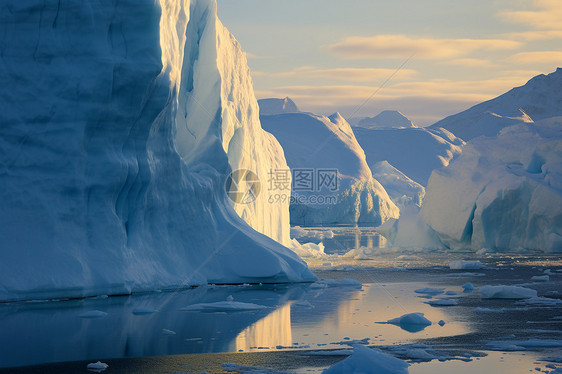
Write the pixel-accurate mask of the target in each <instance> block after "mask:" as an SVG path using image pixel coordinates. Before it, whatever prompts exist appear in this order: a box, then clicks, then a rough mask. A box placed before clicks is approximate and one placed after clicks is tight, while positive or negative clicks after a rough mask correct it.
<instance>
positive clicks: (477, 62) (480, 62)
mask: <svg viewBox="0 0 562 374" xmlns="http://www.w3.org/2000/svg"><path fill="white" fill-rule="evenodd" d="M443 63H444V64H447V65H458V66H465V67H492V66H496V64H494V63H492V62H491V61H489V60H484V59H480V58H456V59H453V60H448V61H444V62H443Z"/></svg>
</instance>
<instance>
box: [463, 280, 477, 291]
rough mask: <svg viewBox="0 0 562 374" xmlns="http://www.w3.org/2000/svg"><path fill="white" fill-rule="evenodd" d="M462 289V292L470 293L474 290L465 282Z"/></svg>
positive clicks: (472, 286) (470, 284)
mask: <svg viewBox="0 0 562 374" xmlns="http://www.w3.org/2000/svg"><path fill="white" fill-rule="evenodd" d="M462 288H463V290H464V292H472V290H474V285H473V284H472V283H470V282H466V283H465V284H463V285H462Z"/></svg>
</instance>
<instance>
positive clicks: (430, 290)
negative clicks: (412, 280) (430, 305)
mask: <svg viewBox="0 0 562 374" xmlns="http://www.w3.org/2000/svg"><path fill="white" fill-rule="evenodd" d="M444 291H445V289H444V288H431V287H425V288H418V289H417V290H414V292H415V293H421V294H425V295H440V294H442V293H443V292H444Z"/></svg>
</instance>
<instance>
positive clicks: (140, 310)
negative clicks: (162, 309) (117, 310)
mask: <svg viewBox="0 0 562 374" xmlns="http://www.w3.org/2000/svg"><path fill="white" fill-rule="evenodd" d="M156 312H158V311H157V310H156V309H153V308H146V307H139V308H135V309H133V312H132V313H133V314H134V315H136V316H141V315H146V314H152V313H156Z"/></svg>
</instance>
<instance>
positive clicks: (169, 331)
mask: <svg viewBox="0 0 562 374" xmlns="http://www.w3.org/2000/svg"><path fill="white" fill-rule="evenodd" d="M162 334H164V335H176V332H175V331H172V330H168V329H162Z"/></svg>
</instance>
